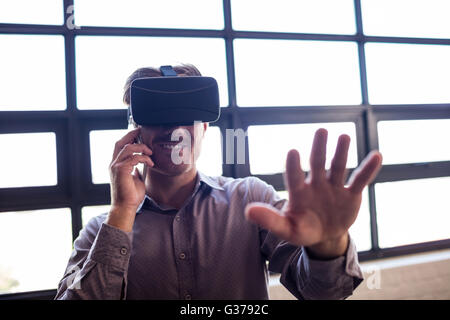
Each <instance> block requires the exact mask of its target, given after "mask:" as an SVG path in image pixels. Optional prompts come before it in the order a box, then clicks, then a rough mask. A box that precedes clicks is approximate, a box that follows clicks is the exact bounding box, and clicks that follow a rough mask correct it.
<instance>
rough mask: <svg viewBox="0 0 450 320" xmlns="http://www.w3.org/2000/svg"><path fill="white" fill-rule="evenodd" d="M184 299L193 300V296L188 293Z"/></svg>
mask: <svg viewBox="0 0 450 320" xmlns="http://www.w3.org/2000/svg"><path fill="white" fill-rule="evenodd" d="M184 299H186V300H191V299H192V297H191V295H190V294H187V295H185V296H184Z"/></svg>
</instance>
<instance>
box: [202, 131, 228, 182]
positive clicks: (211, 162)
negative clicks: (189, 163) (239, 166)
mask: <svg viewBox="0 0 450 320" xmlns="http://www.w3.org/2000/svg"><path fill="white" fill-rule="evenodd" d="M197 169H198V170H199V171H201V172H203V173H204V174H206V175H210V176H220V175H222V136H221V134H220V129H219V127H212V126H210V127H208V129H207V130H206V133H205V138H204V140H203V144H202V150H201V152H200V156H199V158H198V160H197Z"/></svg>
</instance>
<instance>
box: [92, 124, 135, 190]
mask: <svg viewBox="0 0 450 320" xmlns="http://www.w3.org/2000/svg"><path fill="white" fill-rule="evenodd" d="M127 132H128V130H126V129H122V130H94V131H91V132H90V133H89V140H90V146H91V149H90V150H91V173H92V183H110V180H109V165H110V163H111V160H112V156H113V152H114V145H115V143H116V142H117V141H119V140H120V139H121V138H122V137H123V136H124V135H125V134H126V133H127Z"/></svg>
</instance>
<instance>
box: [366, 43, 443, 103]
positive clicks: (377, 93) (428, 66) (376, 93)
mask: <svg viewBox="0 0 450 320" xmlns="http://www.w3.org/2000/svg"><path fill="white" fill-rule="evenodd" d="M449 55H450V46H443V45H415V44H386V43H367V44H366V59H367V80H368V87H369V101H370V102H371V103H373V104H407V103H412V104H419V103H446V102H448V101H450V92H449V90H448V88H449V87H450V79H449V77H448V74H449V72H450V61H449V59H448V56H449Z"/></svg>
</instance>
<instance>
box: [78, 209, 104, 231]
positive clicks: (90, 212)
mask: <svg viewBox="0 0 450 320" xmlns="http://www.w3.org/2000/svg"><path fill="white" fill-rule="evenodd" d="M110 208H111V207H110V206H109V205H107V206H87V207H83V209H82V210H81V218H82V221H83V228H84V227H85V226H86V225H87V224H88V222H89V221H90V220H91V219H93V218H94V217H96V216H99V215H101V214H103V213H108V212H109V209H110Z"/></svg>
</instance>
